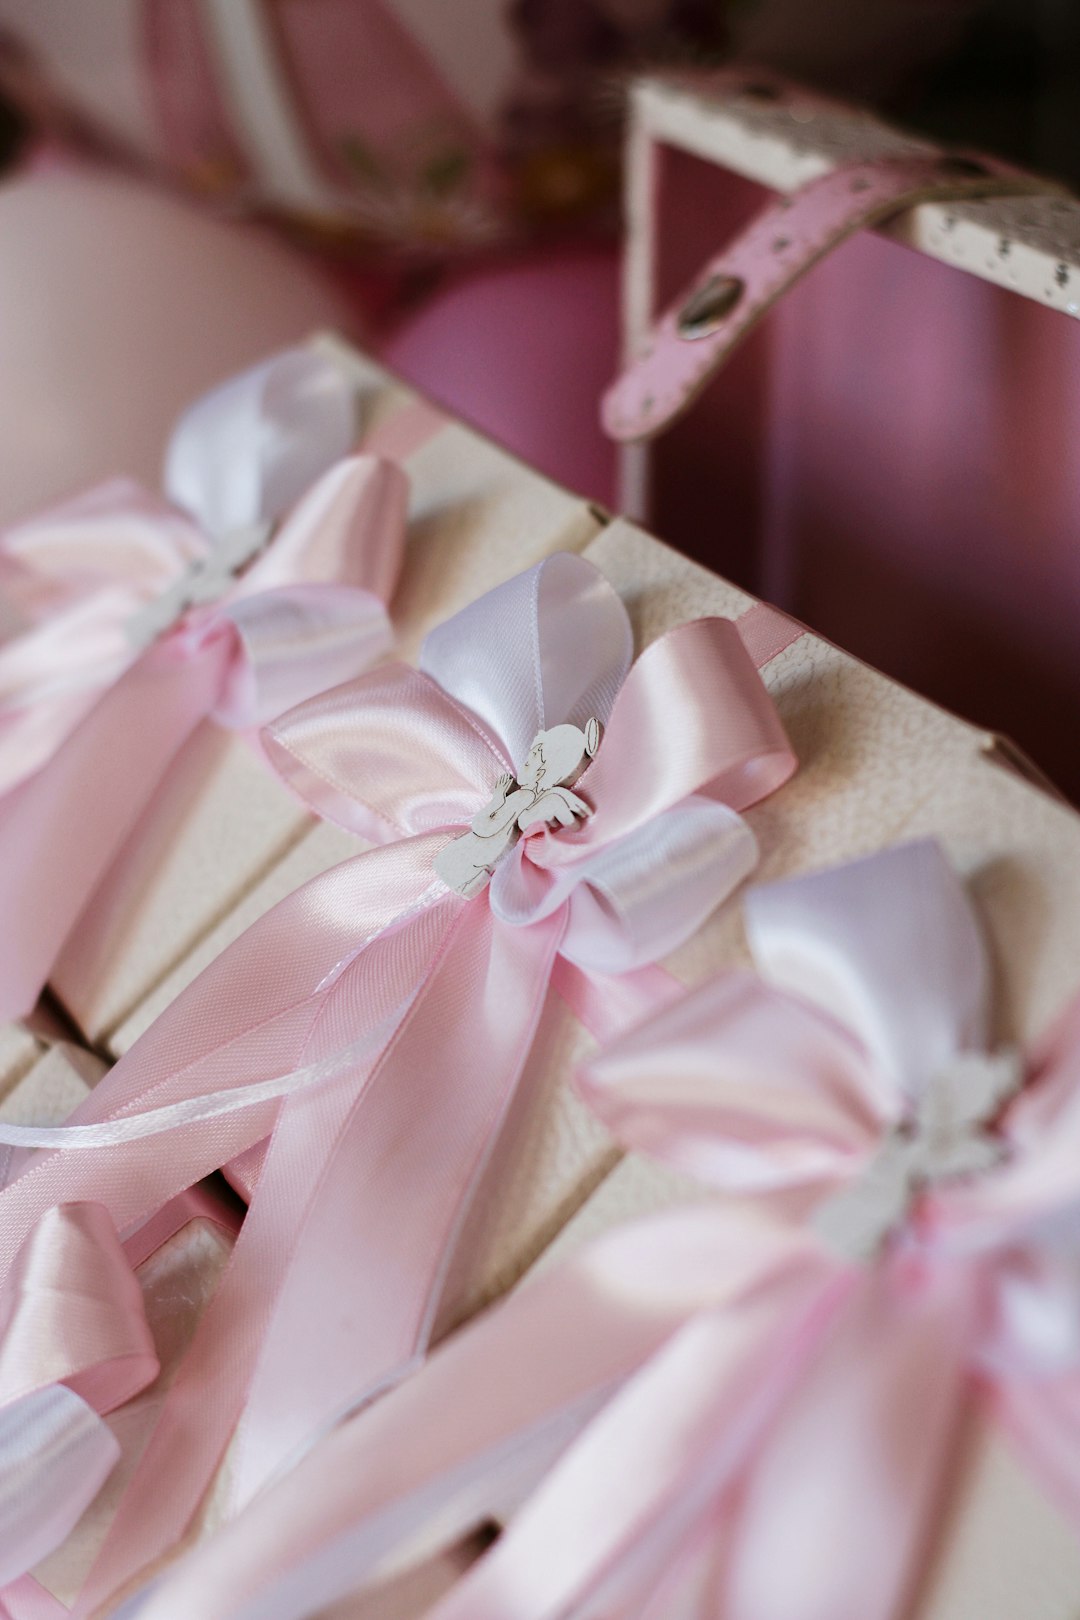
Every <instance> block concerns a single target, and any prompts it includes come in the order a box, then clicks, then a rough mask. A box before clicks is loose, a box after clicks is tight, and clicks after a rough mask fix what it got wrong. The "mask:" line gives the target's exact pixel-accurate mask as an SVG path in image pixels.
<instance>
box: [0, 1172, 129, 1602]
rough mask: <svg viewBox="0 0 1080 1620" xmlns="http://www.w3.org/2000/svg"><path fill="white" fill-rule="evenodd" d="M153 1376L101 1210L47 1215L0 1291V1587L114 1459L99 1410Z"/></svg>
mask: <svg viewBox="0 0 1080 1620" xmlns="http://www.w3.org/2000/svg"><path fill="white" fill-rule="evenodd" d="M157 1373H158V1358H157V1351H156V1349H155V1347H154V1341H153V1339H152V1338H151V1335H150V1329H149V1327H148V1326H147V1323H146V1317H145V1315H144V1314H143V1298H142V1293H141V1291H140V1289H139V1285H138V1283H137V1282H136V1280H135V1277H134V1275H133V1274H132V1270H131V1266H130V1264H129V1261H128V1259H127V1257H126V1256H125V1254H124V1251H123V1249H122V1248H121V1246H120V1240H119V1238H118V1237H117V1235H116V1229H115V1227H114V1226H113V1224H112V1221H111V1219H110V1218H109V1215H108V1213H107V1211H106V1210H104V1209H103V1208H102V1207H101V1205H100V1204H62V1205H58V1206H57V1207H55V1208H53V1209H51V1210H49V1211H48V1212H47V1213H46V1214H45V1215H43V1216H42V1218H41V1220H40V1221H39V1222H38V1224H37V1226H36V1227H35V1228H34V1230H33V1232H32V1233H31V1234H30V1236H29V1237H28V1238H27V1239H26V1242H25V1243H24V1244H23V1245H22V1247H21V1249H20V1250H19V1253H18V1255H17V1256H16V1259H15V1263H14V1265H13V1266H12V1268H11V1270H10V1272H9V1273H8V1276H7V1279H6V1281H5V1284H4V1287H3V1289H2V1290H0V1586H6V1585H8V1584H9V1583H10V1582H12V1581H15V1580H18V1579H19V1578H20V1577H21V1576H22V1575H24V1574H25V1573H26V1572H27V1571H28V1570H30V1569H32V1568H33V1567H34V1565H35V1564H36V1563H38V1561H39V1560H40V1559H42V1558H44V1557H46V1555H47V1554H48V1553H50V1552H52V1551H53V1550H54V1549H55V1548H56V1547H58V1546H59V1545H60V1544H61V1542H63V1541H64V1540H65V1539H66V1537H67V1536H68V1535H69V1534H70V1532H71V1530H72V1529H73V1528H74V1526H75V1524H76V1523H77V1521H78V1520H79V1518H80V1517H81V1515H82V1513H83V1512H84V1510H85V1509H86V1508H87V1507H88V1506H89V1504H90V1503H91V1502H92V1501H93V1499H94V1497H95V1496H96V1495H97V1493H98V1491H99V1490H100V1488H101V1486H102V1484H103V1483H104V1481H105V1480H106V1479H107V1477H108V1475H109V1474H110V1473H111V1472H112V1469H113V1467H114V1466H115V1464H116V1462H117V1460H118V1458H119V1456H120V1447H119V1444H118V1442H117V1441H116V1439H115V1437H114V1436H113V1434H112V1432H111V1430H110V1429H109V1428H108V1427H107V1426H106V1424H105V1423H104V1422H103V1421H102V1416H101V1414H104V1413H108V1412H111V1411H112V1410H113V1409H114V1408H115V1407H117V1406H121V1405H122V1404H123V1403H124V1402H125V1401H127V1400H129V1399H130V1398H131V1397H132V1396H133V1395H135V1394H137V1393H138V1392H139V1391H140V1390H143V1389H145V1388H146V1387H147V1385H149V1384H151V1383H152V1382H153V1380H154V1379H155V1378H156V1377H157ZM5 1612H6V1611H5Z"/></svg>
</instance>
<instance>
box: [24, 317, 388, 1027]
mask: <svg viewBox="0 0 1080 1620" xmlns="http://www.w3.org/2000/svg"><path fill="white" fill-rule="evenodd" d="M353 418H354V406H353V397H352V386H351V383H350V380H349V379H348V377H347V376H346V375H345V373H344V371H343V369H342V368H341V367H339V366H338V365H337V364H336V363H335V362H334V361H333V360H332V359H331V358H330V357H328V356H324V355H321V354H319V353H317V352H315V351H314V350H306V349H297V350H289V351H286V352H285V353H284V354H281V355H278V356H275V357H274V358H272V359H271V360H269V361H266V362H264V363H263V364H262V365H260V366H256V367H255V368H253V369H252V370H251V371H248V372H245V373H243V374H242V375H241V376H239V377H236V378H233V379H232V380H231V381H229V382H228V383H226V384H224V385H222V387H220V388H219V389H216V390H214V391H213V393H211V394H210V395H208V396H206V397H205V398H203V399H201V400H199V401H197V402H196V403H195V405H193V406H192V407H191V409H190V410H189V411H188V412H187V413H186V414H185V416H184V417H182V418H181V420H180V422H179V424H178V425H177V428H176V430H175V433H174V436H173V439H172V441H171V443H170V447H169V451H168V455H167V458H166V459H167V471H166V488H167V491H168V494H169V496H170V497H171V499H172V501H173V502H174V503H176V504H174V505H169V504H166V503H164V502H161V501H158V500H156V499H154V498H152V497H150V496H147V495H145V494H144V493H143V492H141V491H139V490H138V489H137V488H136V487H135V486H133V485H131V484H129V483H126V482H124V481H119V482H114V483H112V484H110V485H107V486H104V487H103V488H102V489H100V490H97V491H93V492H91V494H90V495H88V496H85V497H81V498H80V499H79V500H77V501H75V502H71V503H68V504H67V505H66V506H64V507H61V508H59V509H57V510H56V511H55V512H53V513H48V514H45V516H43V517H42V518H39V519H36V520H34V521H33V522H32V523H30V524H27V525H22V526H21V527H20V528H19V529H17V530H15V531H12V532H11V533H9V535H8V536H7V537H6V540H5V542H4V555H5V557H6V558H7V566H6V567H5V569H4V570H3V576H2V578H3V583H4V584H7V582H8V580H9V578H10V580H12V581H15V580H17V581H19V582H21V585H20V589H21V590H22V596H21V597H18V598H17V600H16V602H15V611H16V616H17V617H18V618H19V619H20V620H21V621H23V622H29V624H30V628H29V629H27V630H25V631H23V632H21V633H18V634H15V635H13V636H11V637H9V639H8V640H6V641H4V642H3V643H0V913H3V915H4V916H5V918H6V919H7V920H8V922H9V927H10V935H11V939H10V943H9V944H8V945H7V947H5V946H4V944H3V942H0V1016H17V1015H19V1014H21V1013H24V1012H26V1011H27V1010H28V1008H29V1007H30V1006H31V1005H32V1004H33V1002H34V1001H35V1000H36V998H37V995H38V994H39V992H40V989H41V986H42V984H43V983H44V981H45V979H46V977H47V975H48V973H49V970H50V968H51V966H52V963H53V961H54V960H55V957H56V954H57V951H58V950H59V948H60V946H61V945H62V943H63V941H64V939H65V938H66V936H67V935H68V933H69V932H70V929H71V927H72V925H73V924H74V922H75V920H76V919H77V917H78V916H79V914H80V912H81V911H82V910H83V908H84V906H85V905H86V903H87V901H88V900H89V898H90V896H91V895H92V893H93V891H94V889H95V888H96V886H97V884H98V882H99V881H100V880H101V878H102V877H103V876H104V874H105V872H106V871H107V869H108V866H109V864H110V862H111V861H112V859H113V858H114V856H115V855H116V853H117V852H118V851H119V849H120V848H121V847H122V844H123V841H124V838H125V837H126V836H127V834H128V832H129V831H130V829H131V828H132V827H134V825H135V824H136V822H137V820H138V818H139V816H140V815H141V813H142V811H143V810H144V808H145V807H146V805H147V803H148V802H149V800H150V798H151V796H152V795H153V793H154V791H155V790H156V788H157V786H158V784H159V783H160V782H161V780H162V778H163V777H164V775H165V773H166V772H167V770H168V769H169V767H170V765H171V764H172V762H173V760H174V759H175V758H176V756H177V754H178V752H179V750H180V749H181V748H182V746H183V745H184V743H185V741H186V740H187V738H188V737H189V736H190V734H191V733H192V731H193V730H194V729H195V727H196V726H198V725H199V723H200V722H201V721H203V720H205V719H207V718H213V719H214V720H215V721H217V722H218V723H219V724H221V725H227V726H231V727H235V728H252V727H256V726H260V725H263V724H265V723H267V722H268V721H269V720H272V719H273V718H274V717H275V716H276V715H278V714H280V713H282V712H283V711H284V710H286V709H288V708H291V707H293V706H294V705H296V704H297V703H300V702H302V701H304V700H305V699H307V698H309V697H311V696H312V694H313V693H315V692H319V691H322V690H324V689H326V688H328V687H333V686H335V685H337V684H338V683H340V682H342V681H346V680H349V679H352V678H353V677H355V676H356V675H357V674H358V673H359V672H360V671H362V670H364V669H367V668H369V667H370V666H371V665H372V664H373V663H374V662H376V661H377V660H378V659H380V658H381V657H383V656H384V654H385V653H386V652H387V651H388V650H389V648H390V646H391V644H392V631H391V626H390V620H389V617H388V612H387V607H386V601H387V598H388V597H389V595H390V593H391V591H392V589H393V585H394V583H395V581H396V578H397V575H398V571H399V569H400V565H401V559H402V552H403V545H404V531H405V518H406V507H407V482H406V479H405V475H404V474H403V473H402V471H401V470H400V469H399V468H397V467H396V466H393V465H392V464H390V463H388V462H386V461H383V460H380V459H378V458H375V457H370V456H349V455H348V454H347V452H348V451H349V449H350V446H351V444H352V440H353V435H354V426H355V425H354V420H353ZM312 480H314V483H312ZM286 512H288V516H287V517H285V518H284V521H283V522H281V523H280V526H279V527H278V528H277V529H276V532H274V533H273V534H272V530H273V528H274V525H276V524H278V520H279V519H281V518H282V517H283V515H284V514H285V513H286ZM91 559H93V561H91ZM249 564H250V566H248V565H249ZM241 570H245V571H243V572H241ZM28 582H29V583H28ZM31 583H32V584H33V589H31ZM35 616H36V622H35ZM89 781H92V782H93V783H94V793H93V795H92V802H91V803H90V805H89V807H88V806H87V804H86V795H85V786H86V783H87V782H89ZM73 815H77V816H78V819H79V830H78V836H75V835H74V834H73V832H72V830H71V826H70V823H71V818H72V816H73Z"/></svg>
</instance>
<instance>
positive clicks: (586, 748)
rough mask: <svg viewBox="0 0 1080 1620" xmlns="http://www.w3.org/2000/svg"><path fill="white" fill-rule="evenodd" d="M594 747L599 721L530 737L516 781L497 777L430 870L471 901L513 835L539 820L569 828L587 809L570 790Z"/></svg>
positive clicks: (596, 747) (534, 824)
mask: <svg viewBox="0 0 1080 1620" xmlns="http://www.w3.org/2000/svg"><path fill="white" fill-rule="evenodd" d="M599 746H600V722H599V721H598V720H590V721H589V722H588V724H587V725H586V727H585V730H584V731H581V730H579V728H578V727H577V726H570V725H565V726H553V727H552V729H551V730H550V731H540V732H538V733H537V735H536V736H535V737H534V738H533V743H532V747H531V748H530V749H529V752H528V753H527V754H526V756H525V762H524V764H523V765H522V767H521V769H520V770H519V771H518V774H517V778H516V779H515V778H514V777H513V776H511V775H509V773H508V774H507V775H506V776H500V778H499V780H498V782H497V783H496V784H495V793H494V796H493V798H492V800H491V802H490V804H487V805H485V806H484V808H483V810H481V811H480V812H479V813H478V814H477V815H475V816H474V817H473V819H472V821H471V822H470V823H469V831H468V832H464V833H461V835H460V836H459V837H457V838H454V839H452V840H451V841H450V843H449V844H446V845H445V846H444V847H443V848H442V849H441V850H440V851H439V853H438V854H437V855H436V857H435V870H436V872H437V873H438V874H439V876H440V877H441V878H442V880H443V882H444V883H445V884H446V885H447V887H448V888H450V889H453V890H454V892H455V893H456V894H461V895H464V896H465V898H466V899H467V900H471V899H472V897H473V896H474V895H477V894H479V893H480V892H481V890H482V889H485V888H486V887H487V885H488V883H489V882H490V880H491V874H492V872H494V870H495V866H496V863H497V862H498V861H499V859H500V858H501V857H502V856H503V855H505V853H506V851H507V850H508V849H509V848H510V846H511V845H512V844H514V843H516V841H517V838H518V835H519V834H520V833H522V832H525V831H527V829H528V828H530V827H535V826H536V825H537V823H539V822H543V823H544V824H545V825H546V826H552V825H555V826H559V827H572V826H573V824H574V821H575V818H576V817H578V816H582V817H584V816H590V815H592V810H591V809H590V807H589V806H588V805H587V804H586V803H585V801H584V799H580V798H579V797H578V795H577V794H576V793H572V792H571V791H570V789H571V787H572V786H573V784H574V783H575V782H576V781H577V779H578V777H579V776H580V775H581V773H582V771H583V770H584V769H585V766H586V764H587V762H588V761H589V760H590V759H592V758H593V757H594V756H595V754H596V750H597V749H598V748H599Z"/></svg>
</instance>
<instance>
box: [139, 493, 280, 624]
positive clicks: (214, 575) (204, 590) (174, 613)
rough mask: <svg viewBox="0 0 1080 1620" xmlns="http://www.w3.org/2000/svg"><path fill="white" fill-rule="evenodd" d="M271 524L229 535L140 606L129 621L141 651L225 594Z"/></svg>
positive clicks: (262, 543)
mask: <svg viewBox="0 0 1080 1620" xmlns="http://www.w3.org/2000/svg"><path fill="white" fill-rule="evenodd" d="M270 533H271V526H270V525H269V524H260V525H257V526H252V527H250V528H246V529H237V530H234V531H233V532H232V533H231V534H228V535H225V536H224V537H223V538H222V539H220V540H219V541H218V542H217V544H216V545H215V546H214V549H213V551H211V552H210V554H209V555H208V556H206V557H200V558H197V559H196V561H195V562H192V563H189V564H188V566H187V568H186V569H185V570H184V572H183V573H182V574H181V576H180V578H179V579H178V580H176V582H175V583H174V584H172V585H170V586H169V588H168V590H166V591H162V593H161V595H160V596H158V597H155V598H154V600H153V601H152V602H148V603H147V604H146V606H145V607H143V608H140V609H139V610H138V611H137V612H136V613H135V614H133V615H132V617H131V618H130V619H129V620H128V621H127V624H126V626H125V631H126V633H127V637H128V640H129V641H130V642H131V644H132V646H133V647H135V648H136V649H137V650H138V651H140V652H141V651H142V650H143V649H144V648H145V647H148V646H149V645H150V643H151V642H153V641H156V640H157V638H158V636H161V635H164V634H165V632H166V631H167V630H171V629H172V628H173V626H174V625H175V624H176V623H178V621H179V620H180V619H182V618H183V617H184V615H185V614H186V613H188V612H190V610H191V609H192V608H196V607H206V606H207V605H208V604H209V603H211V602H217V601H219V600H220V599H221V597H223V596H225V595H226V593H227V592H228V591H230V590H231V589H232V587H233V586H234V585H235V584H236V579H237V576H238V575H239V574H241V573H242V572H243V570H244V569H245V568H246V567H247V566H248V564H249V563H251V562H253V561H254V560H255V558H256V557H257V556H258V555H259V553H260V552H261V551H262V550H263V549H264V548H265V546H266V544H267V542H268V541H269V539H270Z"/></svg>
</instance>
